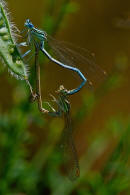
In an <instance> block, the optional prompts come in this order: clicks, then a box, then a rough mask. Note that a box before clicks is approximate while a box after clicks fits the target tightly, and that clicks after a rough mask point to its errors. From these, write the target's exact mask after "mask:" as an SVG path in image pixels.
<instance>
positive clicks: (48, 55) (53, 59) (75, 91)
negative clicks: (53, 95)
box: [40, 46, 87, 95]
mask: <svg viewBox="0 0 130 195" xmlns="http://www.w3.org/2000/svg"><path fill="white" fill-rule="evenodd" d="M40 49H41V51H42V52H43V53H44V54H45V55H46V56H47V57H48V58H49V59H50V60H51V61H53V62H54V63H56V64H58V65H59V66H62V67H63V68H67V69H69V70H72V71H74V72H76V73H77V74H78V75H79V76H80V78H81V79H82V80H83V81H82V83H81V85H80V86H79V87H77V88H76V89H72V90H69V91H68V95H73V94H74V93H77V92H78V91H80V89H81V88H82V87H83V86H84V85H85V83H86V82H87V79H86V78H85V76H84V75H83V74H82V72H81V71H80V70H79V69H78V68H75V67H72V66H68V65H66V64H63V63H61V62H60V61H58V60H56V59H55V58H53V57H52V56H51V55H50V54H49V53H48V52H47V51H46V50H45V48H44V47H43V46H42V47H41V48H40Z"/></svg>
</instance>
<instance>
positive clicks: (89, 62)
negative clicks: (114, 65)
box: [21, 19, 105, 179]
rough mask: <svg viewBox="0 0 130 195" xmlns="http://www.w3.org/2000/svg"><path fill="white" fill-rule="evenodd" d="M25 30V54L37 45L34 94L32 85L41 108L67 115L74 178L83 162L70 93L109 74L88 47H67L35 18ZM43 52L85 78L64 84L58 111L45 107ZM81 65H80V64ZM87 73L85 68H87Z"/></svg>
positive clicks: (68, 149) (66, 142) (67, 140)
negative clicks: (75, 84) (35, 22)
mask: <svg viewBox="0 0 130 195" xmlns="http://www.w3.org/2000/svg"><path fill="white" fill-rule="evenodd" d="M25 27H26V29H25V31H27V32H26V37H27V41H26V42H23V43H21V45H23V46H29V47H30V49H29V50H28V51H27V52H26V53H25V54H24V55H23V56H22V57H23V58H24V57H26V56H27V55H28V54H29V53H31V52H32V50H33V48H34V49H35V69H36V93H35V94H34V92H33V90H32V87H31V85H30V84H29V81H27V82H28V84H29V86H30V89H31V93H32V95H33V96H34V99H37V100H38V107H39V110H40V111H41V112H43V113H48V114H50V115H52V116H60V115H63V116H64V119H65V128H64V131H63V134H64V139H62V140H63V150H64V152H65V156H66V157H67V155H68V157H67V158H68V161H69V162H70V164H71V165H72V167H71V173H72V174H71V177H72V179H73V178H74V179H75V178H76V177H78V176H79V172H80V171H79V164H78V158H77V152H76V149H75V146H74V142H73V138H72V129H71V120H70V104H69V102H68V100H67V98H68V96H69V95H73V94H75V93H77V92H79V91H80V89H81V88H82V87H83V86H84V85H85V84H86V83H89V84H92V81H94V82H95V83H96V82H98V81H99V80H100V79H102V77H104V75H105V71H103V70H102V69H101V68H100V67H99V66H98V65H97V64H95V62H94V61H93V59H92V58H93V57H92V55H91V54H89V52H87V51H86V50H84V49H81V50H82V51H83V52H84V53H85V56H83V55H81V53H79V52H75V51H73V50H71V49H70V48H66V47H65V46H64V45H63V44H62V43H61V42H59V41H56V40H55V39H53V38H52V37H51V36H49V35H48V34H47V33H46V32H45V31H42V30H39V29H38V28H36V27H34V25H33V24H32V22H31V21H30V20H29V19H27V20H26V22H25ZM46 44H48V45H49V46H50V47H51V48H52V50H53V51H54V54H55V56H56V57H57V58H54V57H53V56H52V55H50V53H49V52H48V51H47V49H46ZM40 51H41V52H42V53H43V54H44V55H45V56H47V58H48V59H49V60H50V61H52V62H54V63H56V64H57V65H59V66H61V67H63V68H65V69H68V70H71V71H72V72H74V73H77V74H78V75H79V77H80V78H81V79H82V82H81V84H80V85H79V86H78V87H77V88H75V89H72V90H66V89H64V88H63V87H61V88H60V90H59V97H58V99H55V98H54V100H55V102H56V104H57V105H58V111H55V110H54V109H53V108H52V112H50V111H48V110H45V109H44V108H43V107H42V98H41V85H40V66H39V64H38V55H39V52H40ZM79 64H82V65H84V67H86V75H87V76H86V77H85V76H84V74H83V73H82V72H81V71H80V69H79ZM77 67H78V68H77ZM84 73H85V72H84Z"/></svg>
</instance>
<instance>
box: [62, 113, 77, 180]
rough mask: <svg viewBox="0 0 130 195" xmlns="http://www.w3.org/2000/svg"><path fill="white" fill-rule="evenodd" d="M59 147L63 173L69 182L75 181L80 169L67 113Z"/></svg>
mask: <svg viewBox="0 0 130 195" xmlns="http://www.w3.org/2000/svg"><path fill="white" fill-rule="evenodd" d="M60 147H61V150H62V154H63V165H64V169H65V172H66V174H67V175H68V177H69V179H70V180H72V181H73V180H76V179H77V178H78V177H79V176H80V168H79V162H78V157H77V151H76V148H75V145H74V141H73V136H72V128H71V120H70V116H69V115H68V113H67V114H66V115H65V128H64V130H63V133H62V138H61V144H60Z"/></svg>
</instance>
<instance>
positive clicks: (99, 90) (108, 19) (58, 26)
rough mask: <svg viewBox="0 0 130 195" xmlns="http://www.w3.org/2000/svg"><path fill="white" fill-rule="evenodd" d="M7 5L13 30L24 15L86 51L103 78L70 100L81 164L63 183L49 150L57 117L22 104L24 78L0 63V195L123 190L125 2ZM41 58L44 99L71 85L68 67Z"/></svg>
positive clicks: (129, 107)
mask: <svg viewBox="0 0 130 195" xmlns="http://www.w3.org/2000/svg"><path fill="white" fill-rule="evenodd" d="M7 2H8V8H9V12H10V13H11V16H12V18H13V21H14V23H15V24H16V26H17V27H18V28H19V29H20V30H22V29H23V28H24V22H25V20H26V19H27V18H30V19H31V20H32V22H33V23H34V24H35V25H36V26H37V27H39V28H41V29H44V30H46V31H47V32H48V33H50V34H52V35H53V36H54V37H56V39H59V40H64V41H67V42H71V43H73V44H74V45H78V46H80V47H83V48H87V49H88V50H90V51H91V52H93V53H94V54H95V58H96V63H97V64H99V66H100V67H101V68H102V69H105V70H106V71H107V77H106V79H105V80H103V81H102V83H100V85H99V86H98V87H96V88H95V89H94V90H88V89H86V88H85V87H84V89H83V90H81V92H80V93H77V94H76V95H74V96H73V97H71V98H70V102H71V112H72V113H71V114H72V124H73V130H74V140H75V145H76V148H77V152H78V157H79V163H80V169H81V176H80V178H79V179H77V181H74V182H71V181H69V179H68V178H67V176H66V175H64V173H63V171H62V169H61V164H62V162H61V159H60V157H59V154H58V150H57V149H56V148H55V146H56V143H57V142H58V140H59V139H60V133H61V131H62V129H63V126H64V121H63V120H62V119H58V118H51V117H46V116H44V115H41V114H40V113H39V111H38V109H37V105H36V104H31V103H30V102H29V90H28V88H27V86H26V84H25V82H24V81H20V80H16V79H15V78H12V77H11V76H10V75H9V73H8V72H7V70H6V68H5V69H3V65H2V64H0V89H1V90H0V195H41V194H54V195H61V194H65V195H67V194H78V195H92V194H93V195H95V194H97V195H110V194H113V195H115V194H125V195H127V194H130V189H129V184H130V166H129V164H130V159H129V151H130V142H129V136H130V116H129V112H130V101H129V100H130V90H129V83H130V69H129V64H130V51H129V48H130V26H129V23H128V22H127V24H126V22H125V21H126V20H128V21H129V13H130V2H129V1H128V0H125V1H121V0H114V1H112V0H106V1H103V0H95V1H91V0H86V1H85V0H84V1H83V0H81V1H78V0H77V1H71V0H44V1H43V0H37V1H34V0H31V1H30V0H28V1H25V0H22V1H16V0H10V1H7ZM125 25H126V26H125ZM43 60H44V59H41V60H40V62H41V64H42V66H43V68H42V75H41V80H42V81H41V85H42V96H43V99H44V101H48V100H49V101H50V97H49V94H50V93H51V94H53V95H55V90H56V89H57V88H58V87H59V85H60V84H63V85H64V86H65V87H66V88H67V89H71V88H73V87H75V86H77V85H78V84H79V81H78V80H77V79H76V77H75V76H73V74H71V73H70V72H69V71H66V70H64V69H62V71H61V69H59V67H58V66H56V65H54V64H50V66H49V64H46V63H45V64H43ZM42 66H41V67H42ZM85 71H86V72H87V70H85ZM66 78H67V79H66ZM31 79H32V80H33V79H34V78H31Z"/></svg>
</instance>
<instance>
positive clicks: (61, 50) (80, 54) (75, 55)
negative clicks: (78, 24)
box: [47, 35, 106, 87]
mask: <svg viewBox="0 0 130 195" xmlns="http://www.w3.org/2000/svg"><path fill="white" fill-rule="evenodd" d="M47 43H48V45H49V46H50V47H51V48H52V52H53V54H54V56H55V58H56V59H57V60H59V61H61V62H62V63H64V64H66V65H69V66H73V67H77V68H79V69H80V71H81V72H82V73H83V74H84V76H85V77H86V78H87V79H88V81H89V82H88V84H89V85H93V86H94V87H95V86H96V85H98V84H100V83H101V82H102V81H103V80H104V79H105V77H106V72H105V71H104V70H103V69H102V68H101V67H100V66H98V65H97V64H96V63H95V59H94V55H93V54H91V53H90V52H89V51H88V50H86V49H83V48H80V47H76V46H74V45H72V44H69V43H65V42H61V41H58V40H56V39H54V38H52V37H51V36H50V35H47ZM77 77H78V76H77Z"/></svg>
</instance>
